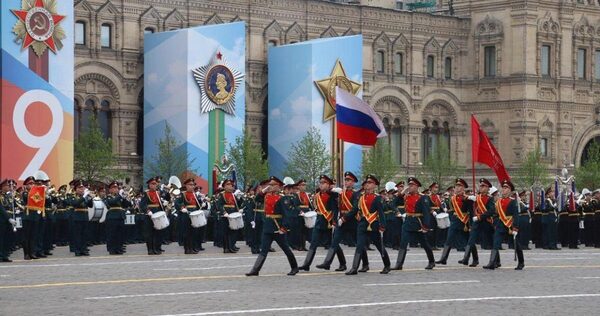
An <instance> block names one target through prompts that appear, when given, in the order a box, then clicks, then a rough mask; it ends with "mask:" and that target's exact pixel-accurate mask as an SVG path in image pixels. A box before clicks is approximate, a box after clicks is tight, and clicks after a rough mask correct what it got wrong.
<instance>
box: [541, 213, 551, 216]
mask: <svg viewBox="0 0 600 316" xmlns="http://www.w3.org/2000/svg"><path fill="white" fill-rule="evenodd" d="M547 215H550V213H542V216H547Z"/></svg>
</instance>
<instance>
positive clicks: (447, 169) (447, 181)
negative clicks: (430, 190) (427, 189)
mask: <svg viewBox="0 0 600 316" xmlns="http://www.w3.org/2000/svg"><path fill="white" fill-rule="evenodd" d="M422 170H423V176H422V178H423V179H419V180H421V183H422V184H423V185H424V186H429V184H431V183H433V182H437V183H439V185H440V188H446V187H448V186H450V185H451V184H453V181H454V178H455V177H457V176H460V175H462V174H464V172H465V168H464V167H463V166H461V165H459V164H458V162H457V161H456V160H454V159H452V157H451V156H450V149H449V148H448V145H447V144H446V143H444V142H438V144H437V146H436V147H435V149H434V151H433V152H432V153H431V154H430V155H428V156H427V158H425V161H423V166H422Z"/></svg>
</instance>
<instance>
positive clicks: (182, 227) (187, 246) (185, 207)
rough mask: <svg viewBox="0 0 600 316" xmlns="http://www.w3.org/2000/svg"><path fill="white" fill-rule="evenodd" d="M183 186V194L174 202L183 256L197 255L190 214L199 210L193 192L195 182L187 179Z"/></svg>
mask: <svg viewBox="0 0 600 316" xmlns="http://www.w3.org/2000/svg"><path fill="white" fill-rule="evenodd" d="M183 185H184V186H185V192H183V193H182V194H181V195H180V196H179V197H178V198H177V199H176V200H175V209H177V211H178V212H179V216H178V220H179V224H178V225H179V226H178V228H179V233H180V236H181V241H182V242H183V250H184V254H186V255H192V254H197V253H198V251H197V250H195V249H194V232H195V230H194V228H193V227H192V221H191V219H190V213H192V212H195V211H198V210H200V204H199V201H198V198H197V197H196V192H195V191H194V189H195V188H196V182H195V180H194V179H193V178H190V179H187V180H185V181H184V182H183ZM201 216H204V215H201Z"/></svg>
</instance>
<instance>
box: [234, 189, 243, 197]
mask: <svg viewBox="0 0 600 316" xmlns="http://www.w3.org/2000/svg"><path fill="white" fill-rule="evenodd" d="M233 195H235V197H237V198H239V197H240V196H243V195H244V192H242V191H240V189H237V190H235V192H233Z"/></svg>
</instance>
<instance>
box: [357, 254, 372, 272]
mask: <svg viewBox="0 0 600 316" xmlns="http://www.w3.org/2000/svg"><path fill="white" fill-rule="evenodd" d="M360 260H361V261H362V268H361V269H360V270H358V272H368V271H369V257H368V256H367V251H366V250H365V251H363V253H362V255H361V256H360Z"/></svg>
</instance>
